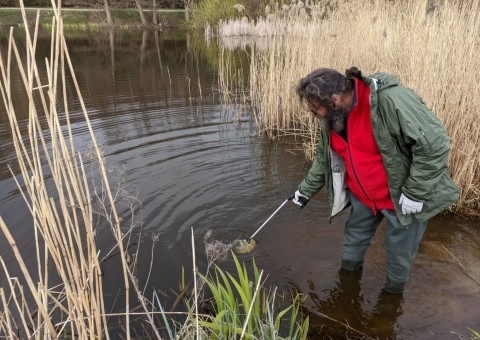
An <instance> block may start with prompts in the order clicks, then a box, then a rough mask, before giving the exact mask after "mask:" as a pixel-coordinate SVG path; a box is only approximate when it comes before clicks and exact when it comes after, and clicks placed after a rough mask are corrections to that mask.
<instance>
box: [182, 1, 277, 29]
mask: <svg viewBox="0 0 480 340" xmlns="http://www.w3.org/2000/svg"><path fill="white" fill-rule="evenodd" d="M268 3H269V1H268V0H260V1H259V0H202V1H199V2H196V3H195V4H194V5H193V7H192V15H191V21H190V26H191V27H192V28H194V29H200V30H202V29H204V28H205V27H206V25H207V23H208V24H209V25H210V26H212V27H215V26H217V25H218V23H219V22H220V20H227V19H235V18H242V17H247V18H249V19H254V18H257V17H258V16H260V15H263V14H264V11H265V6H266V5H267V4H268Z"/></svg>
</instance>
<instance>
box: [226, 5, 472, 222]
mask: <svg viewBox="0 0 480 340" xmlns="http://www.w3.org/2000/svg"><path fill="white" fill-rule="evenodd" d="M327 4H328V6H327ZM292 6H294V5H290V6H289V8H284V9H283V10H282V9H278V8H277V11H276V12H275V11H274V12H273V13H271V14H270V16H269V17H270V19H268V20H267V19H264V21H269V22H271V31H270V32H271V33H270V34H269V36H270V39H269V44H268V48H262V49H259V48H255V47H253V52H252V62H251V66H250V100H251V103H252V105H253V109H254V113H255V119H256V122H257V124H258V126H259V127H260V129H261V130H262V131H265V132H266V133H267V134H268V135H269V136H270V137H272V138H273V137H275V136H277V135H279V134H285V133H288V134H294V135H295V136H302V137H307V139H306V142H305V143H304V148H305V150H306V152H307V155H308V157H310V158H311V157H313V155H314V149H315V145H316V138H317V127H316V125H315V122H313V120H312V118H311V117H310V115H309V114H308V113H307V112H306V110H305V109H304V108H302V107H300V106H299V103H298V99H297V97H296V94H295V91H294V88H295V85H296V83H297V82H298V80H299V79H300V78H301V77H304V76H305V75H306V74H308V73H309V72H310V71H312V70H313V69H315V68H318V67H331V68H335V69H338V70H339V71H343V70H345V69H347V68H349V67H351V66H358V67H359V68H360V69H361V70H362V71H363V72H364V73H365V74H370V73H373V72H376V71H385V72H388V73H391V74H394V75H396V76H397V77H398V79H399V80H400V82H401V83H402V84H404V85H406V86H408V87H410V88H412V89H414V90H415V91H417V92H418V93H420V94H421V96H422V97H423V99H424V100H425V102H426V103H427V105H428V106H429V107H430V108H431V109H432V110H433V111H434V112H435V114H436V115H437V116H438V117H439V118H440V119H441V120H442V121H443V123H444V124H445V126H446V128H447V131H448V133H449V135H450V137H451V140H452V152H451V157H450V171H451V174H452V177H453V179H454V180H455V182H456V183H457V184H458V185H459V186H460V188H461V191H462V192H461V197H460V199H459V201H458V204H457V205H456V206H455V207H454V208H453V209H454V210H455V211H456V212H459V213H465V214H468V215H476V216H480V214H479V211H480V173H479V169H480V153H478V150H479V148H480V112H479V109H478V108H479V107H480V96H478V94H479V93H480V73H479V72H477V70H478V69H479V68H480V58H479V57H478V55H479V54H480V41H479V40H480V36H479V34H478V32H480V1H479V0H474V1H461V2H453V1H442V2H441V4H435V3H434V2H432V1H427V0H423V1H416V0H406V1H394V2H392V1H385V0H375V1H369V0H359V1H344V0H338V1H325V2H320V3H317V4H315V5H313V4H310V3H308V2H307V4H306V5H302V7H305V8H306V12H307V18H306V17H305V14H301V12H300V10H299V9H298V8H297V10H296V11H295V10H292V9H291V8H292ZM296 6H298V5H296ZM259 22H261V21H259ZM227 24H228V23H226V24H225V25H227ZM244 24H245V23H244ZM237 26H238V27H240V26H241V25H237ZM279 27H280V28H281V27H288V29H286V30H285V29H279ZM221 29H222V30H223V31H224V32H225V31H229V28H228V26H223V27H222V28H221ZM246 29H247V28H245V27H243V26H242V30H244V31H245V30H246ZM264 31H265V29H264V28H262V32H264ZM229 32H230V33H229V34H230V35H234V33H233V32H232V30H230V31H229ZM249 32H253V33H250V34H252V35H254V34H255V33H254V32H255V29H254V28H252V29H251V30H250V31H249ZM262 35H267V34H265V33H262Z"/></svg>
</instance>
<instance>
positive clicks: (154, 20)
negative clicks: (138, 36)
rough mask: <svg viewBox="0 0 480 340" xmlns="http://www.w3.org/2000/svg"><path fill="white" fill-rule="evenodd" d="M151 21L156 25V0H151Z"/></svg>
mask: <svg viewBox="0 0 480 340" xmlns="http://www.w3.org/2000/svg"><path fill="white" fill-rule="evenodd" d="M152 23H153V24H154V25H155V26H156V25H157V0H153V3H152Z"/></svg>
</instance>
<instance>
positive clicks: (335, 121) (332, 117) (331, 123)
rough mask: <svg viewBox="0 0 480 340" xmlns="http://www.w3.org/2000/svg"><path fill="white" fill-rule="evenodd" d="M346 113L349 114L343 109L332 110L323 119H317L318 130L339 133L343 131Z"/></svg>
mask: <svg viewBox="0 0 480 340" xmlns="http://www.w3.org/2000/svg"><path fill="white" fill-rule="evenodd" d="M348 113H349V112H348V111H347V110H345V109H343V108H341V109H338V110H332V111H331V112H330V113H329V114H328V115H327V116H326V117H325V118H319V120H320V128H321V129H322V130H324V131H327V132H329V131H330V130H333V131H335V132H337V133H339V132H340V131H342V130H343V129H345V126H346V124H347V118H348Z"/></svg>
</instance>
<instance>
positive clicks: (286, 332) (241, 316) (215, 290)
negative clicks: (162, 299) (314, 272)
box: [186, 252, 309, 339]
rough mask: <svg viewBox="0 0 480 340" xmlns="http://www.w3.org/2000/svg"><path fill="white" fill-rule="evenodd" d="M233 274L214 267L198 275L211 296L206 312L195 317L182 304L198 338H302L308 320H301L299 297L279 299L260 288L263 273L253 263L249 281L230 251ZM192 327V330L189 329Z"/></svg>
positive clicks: (304, 334)
mask: <svg viewBox="0 0 480 340" xmlns="http://www.w3.org/2000/svg"><path fill="white" fill-rule="evenodd" d="M232 256H233V260H234V262H235V268H236V275H235V276H234V275H233V274H230V273H228V272H225V271H223V270H222V269H220V267H218V266H217V267H216V269H215V274H214V275H210V276H208V277H206V276H203V275H200V274H199V275H200V277H201V279H202V280H203V281H204V282H205V283H206V284H207V286H208V290H209V291H210V293H211V294H212V298H211V299H210V300H209V302H210V303H209V304H208V305H207V307H205V306H204V308H202V306H200V308H199V309H200V310H202V309H207V310H209V312H208V313H202V314H198V315H195V312H194V311H195V310H196V309H195V308H194V306H192V304H190V302H189V301H186V304H187V309H188V310H189V311H190V319H191V324H192V325H195V324H197V323H198V325H199V327H200V328H201V331H200V332H199V333H197V334H201V335H202V336H201V338H204V337H205V338H208V339H238V338H244V339H285V338H288V339H306V337H307V332H308V327H309V318H308V317H307V318H305V319H304V318H303V316H302V315H301V312H300V306H301V304H302V303H303V300H304V298H303V296H302V295H298V294H297V295H295V296H293V297H292V299H291V300H290V299H285V298H282V297H279V296H278V294H277V293H276V290H275V289H274V290H272V289H269V290H267V289H266V288H264V287H263V284H264V281H263V280H264V278H262V275H263V271H260V270H259V269H258V268H257V266H256V265H255V262H253V278H250V277H249V274H248V270H247V267H246V265H245V263H240V261H239V260H238V259H237V257H236V256H235V254H234V253H233V252H232ZM192 328H193V327H192Z"/></svg>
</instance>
